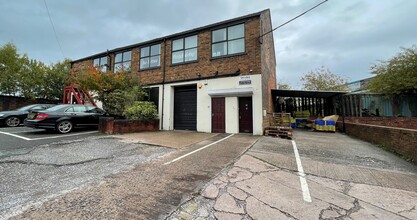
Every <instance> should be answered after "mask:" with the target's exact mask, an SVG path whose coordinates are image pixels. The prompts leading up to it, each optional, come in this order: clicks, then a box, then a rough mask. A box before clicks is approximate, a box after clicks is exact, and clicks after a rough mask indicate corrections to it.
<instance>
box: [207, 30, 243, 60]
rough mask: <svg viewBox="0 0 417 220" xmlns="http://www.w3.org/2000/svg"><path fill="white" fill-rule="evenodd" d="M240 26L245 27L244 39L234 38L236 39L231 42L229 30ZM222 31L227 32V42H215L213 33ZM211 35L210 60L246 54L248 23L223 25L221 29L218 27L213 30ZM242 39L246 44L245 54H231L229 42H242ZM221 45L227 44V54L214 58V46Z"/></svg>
mask: <svg viewBox="0 0 417 220" xmlns="http://www.w3.org/2000/svg"><path fill="white" fill-rule="evenodd" d="M238 25H243V37H240V38H234V39H231V40H229V31H228V29H229V28H230V27H234V26H238ZM222 29H225V30H226V40H222V41H216V42H213V32H215V31H218V30H222ZM210 35H211V47H210V57H211V58H210V59H218V58H224V57H232V56H239V55H244V54H246V22H239V23H233V24H228V25H223V26H221V27H217V28H215V29H212V30H211V34H210ZM240 39H243V43H244V45H243V52H238V53H232V54H229V42H230V41H235V40H240ZM220 43H226V54H225V55H219V56H213V45H214V44H220Z"/></svg>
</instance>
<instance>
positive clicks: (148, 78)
mask: <svg viewBox="0 0 417 220" xmlns="http://www.w3.org/2000/svg"><path fill="white" fill-rule="evenodd" d="M242 22H243V23H244V24H245V25H244V26H245V52H244V53H242V54H236V55H231V56H224V57H218V58H212V56H211V47H212V41H211V40H212V39H211V38H212V37H211V36H212V30H213V28H210V29H204V30H199V31H198V32H196V33H195V34H197V35H198V41H197V42H198V43H197V45H198V47H197V61H196V62H192V63H186V64H176V65H173V64H172V41H173V40H174V39H176V38H173V39H172V38H168V39H165V41H164V40H161V41H160V42H157V41H155V42H152V43H151V44H150V45H154V44H157V43H160V44H161V55H160V63H161V65H160V67H157V68H153V69H148V70H139V63H140V48H142V47H146V46H149V45H143V46H138V47H134V48H132V49H129V50H131V52H132V55H131V56H132V57H131V74H135V75H136V76H137V78H138V79H139V81H140V82H141V83H142V84H159V83H162V82H163V70H164V63H165V82H175V81H182V80H193V79H195V80H197V79H199V78H204V77H211V76H215V74H216V72H217V75H218V76H219V75H222V74H231V73H235V72H236V71H238V70H239V71H240V75H249V74H261V44H260V42H259V36H260V16H255V17H251V18H248V19H246V20H242V21H241V22H237V23H236V22H234V23H232V24H230V25H234V24H241V23H242ZM230 25H229V26H230ZM223 27H228V25H227V24H224V25H222V26H219V27H218V28H223ZM190 35H192V34H187V35H185V36H190ZM178 37H181V36H178ZM165 46H166V48H164V47H165ZM109 57H110V61H111V62H109V64H110V66H111V69H113V65H114V53H111V54H110V56H109ZM92 65H93V59H86V60H83V61H80V62H74V63H73V65H72V70H73V71H79V70H81V69H85V68H88V67H89V66H90V67H91V66H92Z"/></svg>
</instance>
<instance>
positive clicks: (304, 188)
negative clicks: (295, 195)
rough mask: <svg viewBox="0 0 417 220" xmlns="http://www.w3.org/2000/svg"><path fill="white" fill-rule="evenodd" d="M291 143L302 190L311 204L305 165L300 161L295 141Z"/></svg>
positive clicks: (304, 196) (305, 198) (305, 199)
mask: <svg viewBox="0 0 417 220" xmlns="http://www.w3.org/2000/svg"><path fill="white" fill-rule="evenodd" d="M291 142H292V146H293V149H294V154H295V161H296V162H297V169H298V175H299V177H300V184H301V190H302V191H303V199H304V201H306V202H311V196H310V191H309V189H308V184H307V180H306V174H305V173H304V169H303V165H302V164H301V159H300V155H299V154H298V149H297V144H296V143H295V141H294V140H292V141H291Z"/></svg>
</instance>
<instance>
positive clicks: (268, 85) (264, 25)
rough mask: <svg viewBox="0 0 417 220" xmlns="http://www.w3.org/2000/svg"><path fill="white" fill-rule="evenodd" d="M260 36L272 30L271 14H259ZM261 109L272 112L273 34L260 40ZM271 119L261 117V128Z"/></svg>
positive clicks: (273, 85) (274, 80) (274, 68)
mask: <svg viewBox="0 0 417 220" xmlns="http://www.w3.org/2000/svg"><path fill="white" fill-rule="evenodd" d="M260 24H261V34H263V33H267V32H269V31H271V30H272V23H271V14H270V11H269V10H267V11H265V12H263V13H262V14H261V20H260ZM261 42H262V44H261V57H262V59H261V72H262V108H263V109H265V110H266V111H267V112H268V113H272V112H274V105H273V101H272V94H271V89H275V88H276V60H275V48H274V36H273V32H271V33H269V34H266V35H264V36H263V37H262V39H261ZM270 119H271V117H268V116H266V117H263V127H266V126H269V124H270Z"/></svg>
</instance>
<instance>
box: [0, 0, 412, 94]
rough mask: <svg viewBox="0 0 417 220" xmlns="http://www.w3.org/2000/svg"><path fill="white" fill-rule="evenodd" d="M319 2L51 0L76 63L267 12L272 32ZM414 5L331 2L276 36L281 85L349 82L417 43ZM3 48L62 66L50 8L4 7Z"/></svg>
mask: <svg viewBox="0 0 417 220" xmlns="http://www.w3.org/2000/svg"><path fill="white" fill-rule="evenodd" d="M319 2H321V0H286V1H283V0H280V1H277V0H275V1H267V0H252V1H251V0H241V1H238V0H210V1H198V0H184V1H181V0H177V1H171V0H148V1H140V0H118V1H110V0H108V1H104V0H88V1H87V0H71V1H67V0H65V1H64V0H46V3H47V6H48V8H49V12H50V14H51V18H52V21H53V23H54V25H55V30H56V33H57V36H58V39H59V42H60V43H61V46H62V51H63V53H64V56H65V57H67V58H70V59H72V60H75V59H79V58H83V57H86V56H89V55H92V54H95V53H99V52H103V51H106V50H107V49H114V48H117V47H122V46H127V45H130V44H135V43H139V42H142V41H146V40H151V39H153V38H158V37H162V36H165V35H169V34H173V33H177V32H180V31H185V30H189V29H192V28H195V27H200V26H204V25H207V24H211V23H215V22H219V21H222V20H226V19H230V18H234V17H238V16H242V15H246V14H250V13H253V12H258V11H261V10H263V9H267V8H269V9H270V10H271V16H272V23H273V26H274V27H275V26H278V25H280V24H282V23H284V22H286V21H287V20H289V19H291V18H292V17H294V16H296V15H298V14H300V13H302V12H303V11H305V10H307V9H309V8H310V7H312V6H314V5H315V4H317V3H319ZM416 9H417V1H415V0H396V1H392V0H329V1H328V2H326V3H325V4H323V5H322V6H320V7H319V8H317V9H315V10H313V11H311V12H310V13H308V14H306V15H305V16H303V17H301V18H299V19H297V20H295V21H294V22H292V23H290V24H288V25H286V26H284V27H283V28H280V29H278V30H276V31H275V32H274V38H275V51H276V59H277V79H278V81H279V82H286V83H289V84H290V85H291V86H292V87H293V89H298V88H300V87H301V83H300V82H299V78H300V76H301V75H302V74H304V73H307V72H308V71H310V70H314V69H316V68H318V67H320V66H325V67H328V68H329V69H330V70H331V71H332V72H334V73H337V74H339V75H343V76H345V77H348V78H349V80H350V81H354V80H359V79H363V78H368V77H370V76H372V75H371V74H370V73H369V71H370V67H371V65H372V64H374V63H377V61H378V60H386V59H389V58H391V57H392V56H393V55H395V53H397V52H398V51H399V49H400V47H410V46H411V45H413V44H416V41H417V26H416V21H417V13H416V12H415V10H416ZM0 10H1V12H0V44H1V45H3V44H5V43H7V42H12V43H13V44H15V45H16V46H17V47H18V49H19V52H20V53H27V54H28V55H29V57H30V58H33V59H37V60H41V61H43V62H45V63H47V64H49V63H53V62H57V61H60V60H63V55H62V53H61V51H60V48H59V45H58V43H57V41H56V39H55V36H54V32H53V29H52V26H51V24H50V21H49V18H48V14H47V10H46V7H45V3H44V0H13V1H8V0H3V1H0Z"/></svg>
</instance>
